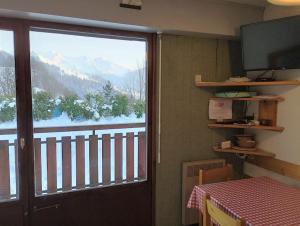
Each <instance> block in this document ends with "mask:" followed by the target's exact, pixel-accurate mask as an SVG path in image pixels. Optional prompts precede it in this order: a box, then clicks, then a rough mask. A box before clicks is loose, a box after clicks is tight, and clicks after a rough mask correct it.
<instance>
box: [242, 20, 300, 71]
mask: <svg viewBox="0 0 300 226" xmlns="http://www.w3.org/2000/svg"><path fill="white" fill-rule="evenodd" d="M241 38H242V49H243V66H244V70H245V71H254V70H281V69H298V68H300V16H296V17H288V18H283V19H278V20H271V21H267V22H261V23H255V24H249V25H245V26H242V27H241Z"/></svg>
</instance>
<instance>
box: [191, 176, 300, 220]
mask: <svg viewBox="0 0 300 226" xmlns="http://www.w3.org/2000/svg"><path fill="white" fill-rule="evenodd" d="M205 194H209V195H210V197H211V200H212V201H213V202H215V203H216V205H218V207H220V208H221V209H223V210H224V211H225V212H226V213H228V214H229V215H231V216H232V217H234V218H244V219H245V220H246V222H247V225H249V226H296V225H298V226H299V225H300V190H299V189H297V188H292V187H289V186H288V185H285V184H283V183H280V182H278V181H276V180H273V179H271V178H269V177H256V178H251V179H243V180H235V181H228V182H221V183H214V184H206V185H199V186H195V187H194V189H193V192H192V194H191V196H190V199H189V202H188V208H197V209H199V210H202V207H203V206H202V199H203V197H204V195H205Z"/></svg>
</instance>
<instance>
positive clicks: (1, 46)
mask: <svg viewBox="0 0 300 226" xmlns="http://www.w3.org/2000/svg"><path fill="white" fill-rule="evenodd" d="M17 144H18V142H17V117H16V85H15V56H14V33H13V31H8V30H0V202H5V201H10V200H15V199H18V196H19V192H18V189H19V187H18V154H17V153H18V150H17V147H18V145H17Z"/></svg>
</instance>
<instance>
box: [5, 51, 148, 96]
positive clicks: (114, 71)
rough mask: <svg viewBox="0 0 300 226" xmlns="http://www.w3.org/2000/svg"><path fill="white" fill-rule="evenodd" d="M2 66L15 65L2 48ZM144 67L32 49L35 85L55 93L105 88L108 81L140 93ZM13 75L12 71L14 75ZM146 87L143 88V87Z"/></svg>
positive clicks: (120, 88) (117, 87) (121, 89)
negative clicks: (129, 67)
mask: <svg viewBox="0 0 300 226" xmlns="http://www.w3.org/2000/svg"><path fill="white" fill-rule="evenodd" d="M0 67H1V68H2V70H3V68H9V67H14V57H13V56H12V55H11V54H9V53H7V52H5V51H0ZM141 73H142V74H143V80H144V76H145V75H144V74H145V68H144V67H143V68H140V69H137V70H130V69H128V68H126V67H124V66H120V65H118V64H115V63H113V62H110V61H108V60H105V59H102V58H89V57H86V56H82V57H68V56H64V55H62V54H60V53H43V54H41V53H35V52H31V76H32V87H33V88H34V89H37V90H46V91H48V92H50V93H52V94H53V96H56V97H57V96H65V95H70V94H76V95H78V96H80V97H83V96H84V95H86V94H87V93H94V92H102V91H103V87H104V86H105V84H106V83H107V82H108V81H109V82H111V84H112V86H113V89H114V90H115V92H120V93H124V94H127V95H135V96H136V95H137V94H138V93H139V92H140V91H141V89H142V88H144V87H141V86H144V83H142V84H141V82H140V77H141V76H140V75H141ZM12 76H13V75H12ZM143 90H144V89H143Z"/></svg>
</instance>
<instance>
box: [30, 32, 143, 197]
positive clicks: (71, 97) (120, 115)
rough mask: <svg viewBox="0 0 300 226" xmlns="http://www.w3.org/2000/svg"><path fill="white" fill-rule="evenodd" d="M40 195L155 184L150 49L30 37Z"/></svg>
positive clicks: (128, 43) (100, 40)
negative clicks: (151, 177)
mask: <svg viewBox="0 0 300 226" xmlns="http://www.w3.org/2000/svg"><path fill="white" fill-rule="evenodd" d="M30 46H31V76H32V96H33V99H32V103H33V119H34V122H33V125H34V145H35V189H36V195H37V196H39V195H47V194H51V193H57V192H68V191H73V190H81V189H87V188H94V187H104V186H112V185H118V184H124V183H138V182H141V181H145V180H146V179H147V172H146V168H147V166H146V165H147V164H146V162H147V159H146V156H147V153H146V152H147V150H146V143H147V140H146V138H147V136H146V132H147V126H146V118H147V117H146V115H147V109H146V107H145V106H147V95H146V93H147V91H146V81H147V79H146V78H147V73H146V72H147V62H146V56H147V42H146V41H145V40H122V39H111V38H104V37H87V36H79V35H67V34H59V33H47V32H40V31H31V32H30Z"/></svg>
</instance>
